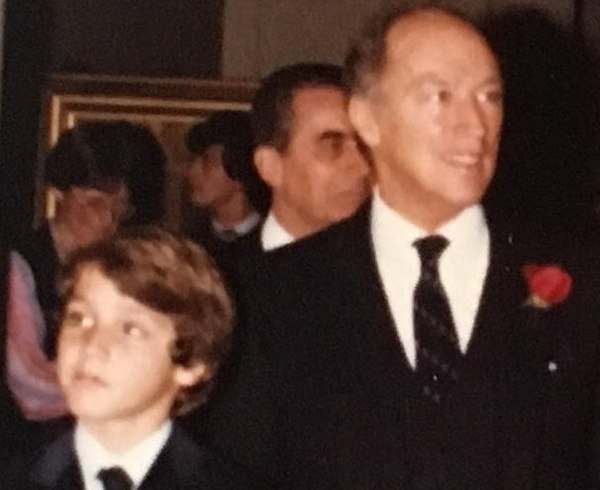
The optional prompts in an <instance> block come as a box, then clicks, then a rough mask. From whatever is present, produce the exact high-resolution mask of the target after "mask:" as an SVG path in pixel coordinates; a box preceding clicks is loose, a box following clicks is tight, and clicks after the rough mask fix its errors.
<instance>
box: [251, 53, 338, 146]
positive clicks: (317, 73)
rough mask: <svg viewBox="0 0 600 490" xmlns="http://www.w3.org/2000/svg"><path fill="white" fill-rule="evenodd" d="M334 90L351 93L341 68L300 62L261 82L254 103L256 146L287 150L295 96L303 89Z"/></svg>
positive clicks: (252, 116) (253, 122)
mask: <svg viewBox="0 0 600 490" xmlns="http://www.w3.org/2000/svg"><path fill="white" fill-rule="evenodd" d="M313 87H333V88H337V89H339V90H341V91H343V92H345V93H347V92H348V90H347V87H346V85H345V83H344V81H343V77H342V69H341V67H338V66H335V65H330V64H324V63H298V64H295V65H287V66H284V67H283V68H280V69H278V70H276V71H274V72H273V73H271V74H270V75H268V76H267V77H266V78H264V79H263V80H262V82H261V85H260V87H259V89H258V91H257V92H256V95H255V97H254V101H253V103H252V114H251V121H252V129H253V131H254V142H255V143H256V145H267V146H272V147H274V148H276V149H278V150H280V151H281V150H284V149H285V148H286V146H287V145H288V143H289V138H290V126H291V122H292V101H293V98H294V93H295V92H296V91H297V90H299V89H303V88H313Z"/></svg>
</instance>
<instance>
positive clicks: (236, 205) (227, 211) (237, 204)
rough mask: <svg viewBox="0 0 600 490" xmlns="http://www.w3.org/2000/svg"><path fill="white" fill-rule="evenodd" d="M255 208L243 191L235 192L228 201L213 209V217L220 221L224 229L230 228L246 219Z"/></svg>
mask: <svg viewBox="0 0 600 490" xmlns="http://www.w3.org/2000/svg"><path fill="white" fill-rule="evenodd" d="M253 211H254V208H253V207H252V206H251V205H250V203H249V202H248V199H247V198H246V196H245V195H244V194H243V193H239V194H234V195H233V196H232V197H231V198H230V199H228V200H227V201H225V202H223V203H221V204H219V206H216V207H215V208H214V209H213V219H214V220H215V221H217V222H218V223H220V224H221V225H222V226H223V228H224V229H227V230H230V229H233V228H235V226H236V225H237V224H239V223H241V222H242V221H244V220H245V219H246V218H247V217H248V215H249V214H250V213H252V212H253Z"/></svg>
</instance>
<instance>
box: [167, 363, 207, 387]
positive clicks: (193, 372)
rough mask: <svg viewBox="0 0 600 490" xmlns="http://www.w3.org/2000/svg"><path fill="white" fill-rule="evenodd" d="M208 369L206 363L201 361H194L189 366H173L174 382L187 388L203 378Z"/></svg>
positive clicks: (205, 376)
mask: <svg viewBox="0 0 600 490" xmlns="http://www.w3.org/2000/svg"><path fill="white" fill-rule="evenodd" d="M208 371H209V369H208V368H207V366H206V364H204V363H202V362H196V363H194V364H192V365H191V366H182V365H177V366H175V373H174V374H173V376H174V377H175V378H174V379H175V382H176V383H177V384H178V385H179V386H181V387H182V388H188V387H190V386H194V385H195V384H198V383H199V382H200V381H201V380H203V379H205V378H207V377H208V375H209V372H208Z"/></svg>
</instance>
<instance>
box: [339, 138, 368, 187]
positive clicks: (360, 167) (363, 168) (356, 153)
mask: <svg viewBox="0 0 600 490" xmlns="http://www.w3.org/2000/svg"><path fill="white" fill-rule="evenodd" d="M346 148H347V149H346V155H345V161H346V165H345V167H346V170H345V171H346V172H347V173H348V175H350V176H352V177H355V178H356V179H364V178H366V177H367V176H368V175H369V164H368V162H367V159H366V157H365V155H364V154H363V152H362V151H361V148H360V147H359V145H358V143H352V144H348V145H347V147H346Z"/></svg>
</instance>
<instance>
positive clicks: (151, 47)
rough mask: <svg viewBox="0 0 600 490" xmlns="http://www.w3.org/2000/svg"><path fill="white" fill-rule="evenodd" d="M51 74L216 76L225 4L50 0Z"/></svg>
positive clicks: (183, 0) (206, 1) (187, 0)
mask: <svg viewBox="0 0 600 490" xmlns="http://www.w3.org/2000/svg"><path fill="white" fill-rule="evenodd" d="M51 3H52V4H53V6H54V11H55V19H56V22H55V26H56V27H55V31H54V48H53V53H52V69H53V70H54V71H70V72H85V73H104V74H115V75H147V76H169V77H171V76H173V77H179V76H189V77H203V78H210V77H218V75H219V65H220V58H221V38H222V33H221V24H222V22H221V18H222V13H223V0H200V1H199V0H167V1H165V0H143V1H139V0H101V1H98V0H77V1H73V0H52V2H51Z"/></svg>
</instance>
